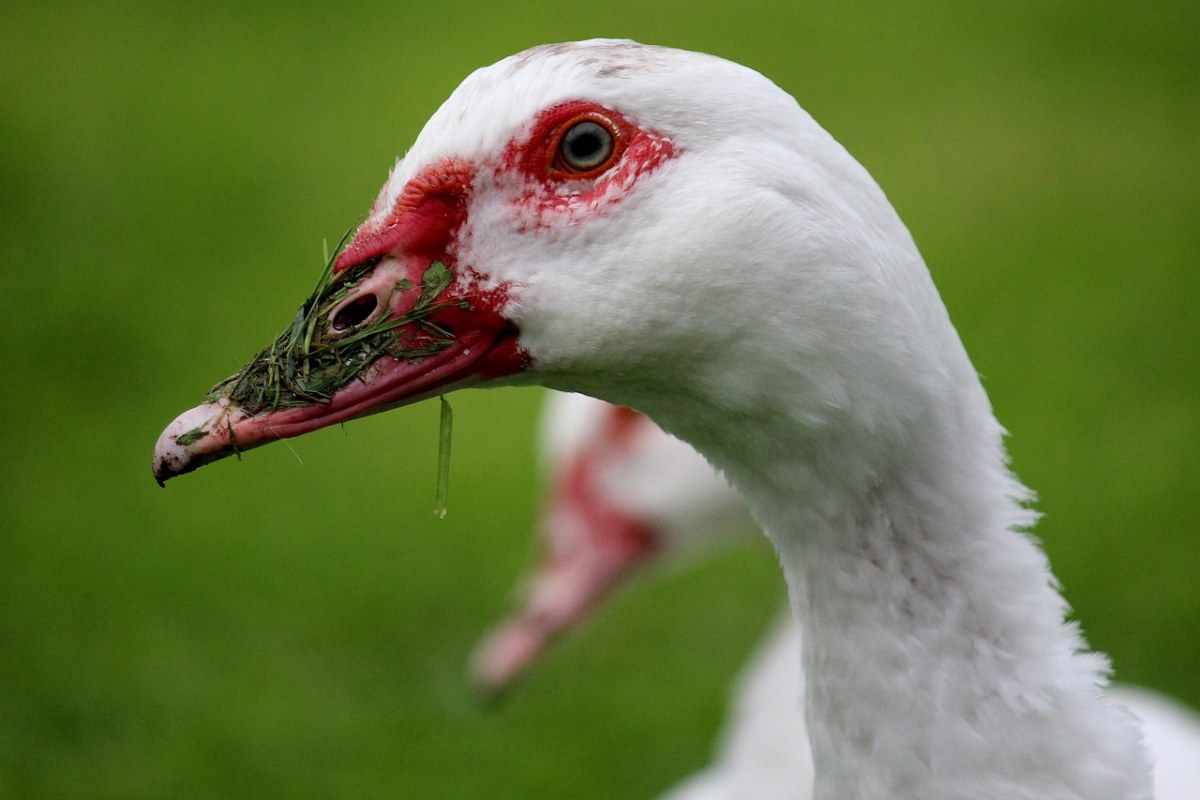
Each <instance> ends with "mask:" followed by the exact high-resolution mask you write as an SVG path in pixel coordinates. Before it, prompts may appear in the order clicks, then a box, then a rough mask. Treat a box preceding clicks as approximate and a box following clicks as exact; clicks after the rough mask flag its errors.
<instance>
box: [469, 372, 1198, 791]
mask: <svg viewBox="0 0 1200 800" xmlns="http://www.w3.org/2000/svg"><path fill="white" fill-rule="evenodd" d="M540 445H541V446H540V448H539V449H540V451H541V455H542V462H543V471H544V473H545V476H546V488H545V502H544V509H545V511H544V514H543V519H542V521H541V524H540V525H539V528H538V530H539V533H540V534H541V538H542V541H543V545H544V550H545V557H544V558H542V559H541V560H540V562H539V563H538V565H537V568H536V571H535V573H534V575H533V576H531V579H530V580H529V581H528V582H527V584H526V585H527V589H526V591H525V593H524V598H523V602H522V605H521V607H520V608H519V609H518V611H517V613H516V614H514V615H513V616H512V617H511V618H509V619H508V620H506V621H505V622H504V623H502V624H501V625H499V626H498V627H497V628H496V630H495V631H493V633H492V634H491V635H490V636H489V637H488V638H487V640H486V642H485V644H484V646H483V647H481V648H480V650H479V652H478V653H477V655H476V659H475V672H476V678H477V680H478V682H479V683H480V684H481V685H482V686H483V688H485V689H486V690H488V691H493V692H494V691H499V690H501V689H503V688H505V687H506V686H507V685H508V684H509V683H510V682H511V681H512V680H513V679H514V678H515V677H516V676H517V674H518V673H519V672H520V671H522V670H524V669H525V668H526V667H527V666H529V664H530V663H531V662H532V661H533V660H535V659H536V658H537V657H539V656H540V655H542V653H543V652H544V650H545V647H546V646H547V645H548V644H549V641H550V640H551V638H552V637H555V636H557V635H560V634H562V633H564V632H566V631H568V630H569V629H570V628H571V627H573V626H574V625H575V623H577V622H578V621H579V619H580V618H581V617H582V615H583V614H585V613H586V612H587V611H589V610H591V609H592V608H594V607H595V605H596V604H597V602H598V601H599V600H600V598H601V597H602V596H603V594H604V593H605V592H606V591H607V590H609V589H611V588H613V587H615V586H616V585H617V584H618V583H619V582H620V581H621V580H622V579H623V578H627V577H629V576H630V575H631V574H633V573H634V572H635V571H637V570H636V568H637V567H640V566H645V565H647V564H650V563H654V562H656V561H659V560H665V559H670V558H678V557H679V556H681V555H683V554H691V553H694V552H696V551H701V550H704V549H705V546H706V545H713V544H716V543H720V542H723V541H730V540H735V539H742V538H744V534H745V533H746V532H747V531H748V530H751V529H753V522H752V521H751V519H750V517H749V515H748V513H747V511H746V509H745V505H744V504H743V503H742V502H741V499H740V498H739V497H738V496H737V494H736V493H735V492H734V491H733V490H732V489H731V488H730V486H729V484H728V483H726V482H725V481H724V480H722V479H721V477H720V476H719V475H718V474H717V473H716V471H714V470H713V469H712V467H710V466H709V465H708V463H707V462H706V461H705V460H704V459H703V458H702V457H701V456H700V455H699V454H698V453H697V452H696V451H695V450H693V449H691V448H690V447H688V446H687V445H686V444H684V443H683V442H680V441H679V440H678V439H676V438H674V437H673V436H670V435H668V434H666V433H664V432H663V431H662V430H661V429H659V428H658V427H656V426H655V425H654V424H653V423H652V422H650V420H648V419H646V418H645V417H644V416H641V415H640V414H636V413H635V412H632V411H630V410H629V409H623V408H616V407H614V406H612V405H609V404H608V403H604V402H602V401H599V400H595V399H593V398H590V397H586V396H584V395H578V394H563V393H559V392H551V393H550V394H549V395H548V396H547V399H546V403H545V407H544V411H543V414H542V426H541V435H540ZM630 532H635V533H636V535H633V536H630V535H629V533H630ZM799 649H800V629H799V626H798V625H797V624H796V622H795V620H794V619H793V618H792V617H790V615H788V616H785V617H784V618H783V619H781V620H780V621H779V623H778V624H776V625H775V626H774V629H773V631H772V632H771V634H770V635H768V636H767V637H766V639H765V640H764V642H763V643H762V644H761V645H760V646H759V648H758V652H757V654H756V655H755V656H754V657H753V658H752V659H751V661H750V663H749V664H748V665H747V666H746V668H745V669H744V670H743V673H742V675H741V676H740V678H739V680H738V682H737V689H736V692H735V696H734V702H733V707H732V709H731V711H730V717H729V720H728V722H727V724H726V726H725V729H724V730H723V731H722V733H721V737H720V746H719V748H718V751H717V753H716V757H715V758H714V760H713V762H712V764H710V765H709V766H708V767H706V768H705V769H704V770H703V771H702V772H700V773H698V774H696V775H695V776H693V777H692V778H690V779H689V780H688V781H686V782H685V783H684V784H683V785H682V786H680V787H678V788H676V789H675V790H673V791H672V792H670V793H669V794H668V795H667V796H666V797H665V798H664V800H737V799H738V798H750V797H752V798H755V800H807V798H810V797H811V796H812V762H811V760H808V759H805V758H796V757H795V754H796V753H801V754H803V753H806V752H808V751H809V743H808V734H807V731H806V730H805V727H804V709H803V707H802V704H793V703H788V702H780V698H790V697H794V696H795V695H796V692H797V686H798V685H799V683H800V670H799V666H800V664H799V656H798V653H799ZM1108 696H1109V698H1110V699H1111V700H1115V701H1116V702H1119V703H1121V704H1123V705H1126V706H1128V707H1129V708H1130V709H1132V710H1133V711H1134V713H1135V714H1136V715H1137V716H1138V717H1139V718H1140V719H1141V720H1142V724H1143V730H1144V734H1145V738H1146V743H1147V745H1148V747H1149V749H1150V752H1151V755H1152V756H1153V758H1154V761H1155V783H1156V788H1157V792H1156V794H1157V797H1158V800H1196V798H1200V718H1197V716H1196V715H1195V714H1194V713H1193V712H1192V711H1190V710H1189V709H1186V708H1184V707H1182V706H1180V705H1179V704H1177V703H1175V702H1173V701H1171V700H1169V699H1167V698H1165V697H1162V696H1160V695H1158V694H1156V693H1153V692H1150V691H1148V690H1145V689H1138V688H1134V687H1129V686H1119V685H1114V686H1113V687H1112V688H1111V689H1110V690H1109V693H1108ZM789 755H790V757H788V756H789Z"/></svg>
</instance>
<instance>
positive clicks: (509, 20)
mask: <svg viewBox="0 0 1200 800" xmlns="http://www.w3.org/2000/svg"><path fill="white" fill-rule="evenodd" d="M898 8H901V6H899V5H896V4H892V3H883V2H876V3H835V4H834V3H831V4H823V5H813V6H811V7H809V6H804V7H801V6H800V4H796V3H786V2H765V1H764V2H747V3H738V4H732V3H731V4H719V3H696V2H689V3H684V2H658V3H654V4H650V3H642V2H634V0H612V1H611V2H608V3H605V4H602V5H601V6H597V7H584V6H581V5H580V4H578V3H573V4H562V5H553V6H552V5H542V4H533V3H520V2H495V3H491V4H488V5H487V6H486V10H484V9H485V6H484V5H483V4H467V3H457V2H444V3H438V4H411V3H409V4H406V3H400V2H393V3H375V4H371V3H364V4H356V5H343V4H336V3H315V2H299V3H290V4H282V3H279V4H260V5H257V6H250V5H246V6H243V5H242V4H232V3H228V4H221V3H213V4H165V3H160V4H149V3H145V4H142V3H122V2H117V3H110V4H50V3H46V4H33V3H9V4H7V6H6V9H5V11H4V12H3V20H2V23H0V235H2V237H3V239H2V247H0V262H2V263H0V292H2V295H0V296H2V298H3V301H4V303H3V306H4V308H3V314H2V316H0V326H2V333H0V363H2V364H3V365H4V370H5V372H6V374H8V375H10V376H12V377H13V380H11V381H7V382H5V383H3V384H0V411H2V413H3V424H0V448H2V452H3V454H4V458H3V460H0V531H2V532H0V797H12V798H163V797H171V798H233V797H286V798H304V797H314V798H315V797H345V798H349V797H421V798H470V797H489V798H551V797H555V798H556V797H572V798H581V799H582V798H613V797H622V798H623V797H629V798H638V797H649V796H652V795H653V794H654V793H655V792H658V791H661V790H663V789H664V788H666V787H667V786H669V785H671V784H672V783H673V782H674V781H676V780H677V779H678V778H680V777H681V776H682V775H684V774H686V773H687V772H689V771H691V770H693V769H695V768H697V767H698V766H699V765H700V764H702V763H703V762H704V761H705V760H706V759H707V757H708V753H709V751H710V747H711V738H712V735H713V732H714V731H715V729H716V726H717V725H718V723H719V721H720V719H721V715H722V711H723V708H724V704H725V698H726V687H727V685H728V682H729V680H730V678H731V676H732V675H733V674H734V672H735V671H736V669H737V667H738V666H739V664H740V663H741V662H742V661H743V659H744V658H745V655H746V653H747V652H748V650H749V648H750V647H751V645H752V643H753V642H754V641H755V640H756V639H757V637H758V636H759V635H760V633H761V631H762V630H763V628H764V626H765V625H766V623H767V621H768V619H769V617H770V616H771V614H772V612H773V610H774V609H775V607H776V605H777V604H778V602H779V598H780V597H781V593H782V587H781V581H780V579H779V578H778V576H777V573H776V570H775V567H774V565H773V564H772V561H771V557H770V555H769V554H768V553H767V552H766V548H765V547H763V548H758V549H757V550H754V549H748V550H746V551H744V552H735V553H730V554H726V555H723V556H721V557H719V558H715V559H713V560H712V561H710V562H706V563H704V564H702V565H697V566H696V567H695V568H690V569H687V570H677V571H675V572H673V573H672V574H670V575H669V576H667V577H666V579H665V580H663V581H659V582H646V583H645V584H644V585H642V586H639V587H638V588H637V589H635V590H633V591H630V592H627V593H625V594H624V595H622V596H621V597H620V598H619V599H618V600H617V601H616V602H615V603H613V604H612V605H611V606H610V607H609V608H608V609H607V611H606V612H605V613H604V614H603V615H601V617H600V618H599V619H597V620H595V621H594V622H592V623H591V624H590V625H589V626H588V629H587V630H586V631H585V632H584V635H581V636H579V637H577V638H576V639H574V640H572V641H570V642H567V643H565V645H564V646H563V647H562V648H561V649H560V650H558V651H557V652H556V653H555V654H554V655H553V657H552V658H550V659H549V660H548V661H547V662H546V663H545V664H544V665H543V667H542V668H541V669H540V670H539V671H538V672H537V673H536V674H535V675H534V676H533V677H532V679H531V680H530V681H528V682H527V683H526V684H525V685H524V686H523V687H522V688H521V689H520V691H519V692H517V693H516V694H515V695H514V696H512V697H511V698H510V699H509V701H508V702H507V703H505V704H503V705H501V706H499V707H497V708H493V709H490V710H489V709H484V708H481V707H479V706H478V705H477V704H475V703H474V701H473V698H472V697H471V695H470V693H469V691H468V686H467V682H466V680H465V674H464V669H463V668H464V664H465V661H466V658H467V656H468V654H469V652H470V650H471V647H472V645H473V643H474V641H475V638H476V637H477V636H478V634H479V633H480V632H481V631H483V630H484V629H485V627H486V626H487V624H488V623H489V622H490V621H491V620H492V619H493V618H494V617H496V616H497V615H498V614H499V613H500V611H501V610H503V609H504V608H505V607H506V606H507V604H508V602H509V600H510V584H511V582H512V580H513V579H514V578H515V576H516V575H517V574H518V573H519V572H520V571H521V569H522V568H523V567H524V566H525V565H526V564H527V562H528V559H529V553H530V546H529V538H530V537H529V532H530V527H531V522H532V519H533V515H534V498H535V495H536V474H535V471H536V470H535V464H534V459H533V450H532V436H533V426H534V420H535V418H536V414H537V405H538V402H539V399H540V396H539V395H538V394H537V393H536V392H534V391H500V392H493V393H484V392H474V393H467V394H463V395H459V396H457V397H456V398H454V406H455V410H456V421H457V425H456V436H455V442H454V445H455V455H454V465H453V468H454V474H453V480H452V483H451V505H450V514H449V516H448V517H447V518H446V519H445V520H438V519H435V518H434V516H433V514H432V507H433V492H434V477H435V476H434V471H435V461H436V437H437V430H436V427H437V407H436V404H425V405H421V406H417V407H415V408H409V409H404V410H401V411H398V412H393V413H390V414H387V415H383V416H380V417H374V418H371V419H368V420H364V421H360V422H355V423H352V424H350V425H347V426H346V427H345V429H344V430H341V429H332V430H326V431H323V432H321V433H319V434H315V435H313V436H310V437H308V438H305V439H302V440H299V441H296V442H295V443H294V445H293V446H294V449H295V454H293V453H292V452H290V451H289V449H288V448H287V447H284V446H282V445H276V446H273V447H269V448H266V449H263V450H258V451H255V452H253V453H251V454H249V455H248V456H247V457H246V459H245V461H244V462H243V463H240V464H239V463H236V462H233V461H227V462H223V463H221V464H219V465H216V466H213V467H210V468H207V469H205V470H203V471H201V472H199V473H197V474H196V475H194V476H189V477H187V478H184V479H182V480H180V481H177V482H175V483H173V484H172V485H171V486H170V488H169V489H168V490H167V491H162V490H159V489H158V488H157V487H156V486H155V485H154V482H153V481H152V480H151V477H150V469H149V466H150V464H149V462H150V450H151V447H152V445H153V443H154V440H155V438H156V437H157V435H158V432H159V431H160V430H161V428H162V426H163V425H164V424H165V423H166V422H168V421H169V420H170V419H171V418H172V417H173V416H174V415H175V414H176V413H177V412H179V411H180V410H182V409H184V408H186V407H189V406H191V405H193V404H194V403H195V402H196V401H197V400H198V399H199V398H200V397H201V395H202V393H203V392H204V391H205V390H206V389H207V388H208V387H209V386H210V385H211V384H213V383H214V382H215V381H216V380H217V379H219V378H221V377H223V376H224V375H226V374H228V373H230V372H232V371H233V370H234V369H236V368H237V367H238V366H239V365H240V364H241V363H242V361H243V360H244V359H245V358H247V357H248V356H250V355H251V354H252V353H253V352H254V350H255V349H256V348H257V347H258V346H260V345H261V344H263V343H265V342H267V341H268V340H269V339H270V338H271V337H272V336H273V335H274V334H275V333H276V332H277V330H278V329H279V328H280V327H281V326H282V325H283V324H284V323H285V322H286V321H287V320H288V319H290V317H291V314H292V312H293V310H294V308H295V305H296V303H298V302H299V300H300V299H301V298H302V296H303V295H304V294H305V293H306V292H307V291H308V289H309V287H310V285H311V283H312V280H313V278H314V277H315V275H316V273H317V272H318V270H319V268H320V261H321V248H322V245H321V242H322V239H324V238H328V239H331V240H336V239H337V238H338V237H339V236H340V235H341V233H342V232H343V231H344V230H345V229H346V228H347V227H348V226H349V225H351V224H352V223H353V222H354V221H355V220H356V219H357V218H358V217H359V215H360V214H361V213H363V212H364V211H365V209H366V207H367V205H368V204H369V202H370V200H371V199H372V197H373V196H374V193H375V191H376V190H377V188H378V186H379V184H380V183H381V182H382V180H383V178H384V177H385V175H386V172H387V170H388V168H389V167H390V165H391V163H392V160H393V158H394V157H395V156H396V155H397V154H398V153H402V152H403V151H404V149H405V147H406V146H407V145H408V144H409V143H410V142H411V141H412V139H413V138H414V137H415V135H416V133H417V132H418V131H419V129H420V126H421V124H422V123H423V121H424V120H425V118H426V117H428V115H429V114H430V113H432V111H433V110H434V109H435V108H436V107H437V105H438V104H439V103H440V102H441V100H442V99H443V98H444V97H445V96H446V95H447V94H448V93H449V92H450V91H451V90H452V89H453V87H454V86H455V85H456V84H457V83H458V82H459V81H460V80H461V79H462V78H463V77H464V76H465V75H466V74H467V72H468V71H470V70H471V69H473V68H475V67H476V66H480V65H483V64H486V63H490V62H492V61H494V60H496V59H498V58H500V57H502V56H504V55H507V54H509V53H511V52H514V51H516V50H519V49H522V48H524V47H527V46H530V45H533V44H537V43H540V42H544V41H553V40H563V39H573V38H584V37H588V36H593V35H613V36H627V37H632V38H637V39H640V40H643V41H651V42H657V43H663V44H670V45H675V46H680V47H686V48H691V49H698V50H707V51H710V52H715V53H717V54H720V55H723V56H726V57H728V58H731V59H733V60H737V61H742V62H744V63H747V64H749V65H751V66H754V67H756V68H758V69H760V70H761V71H763V72H765V73H766V74H767V75H769V76H770V77H772V78H773V79H774V80H775V81H776V82H777V83H779V84H780V85H781V86H783V87H784V88H786V89H787V90H789V91H790V92H792V93H793V94H795V95H796V96H797V97H798V98H799V99H800V101H801V103H802V104H804V105H805V106H806V108H808V110H809V111H811V112H812V113H813V114H814V116H816V117H817V119H818V120H820V121H821V122H822V123H823V124H824V125H825V126H826V127H827V128H829V129H830V130H831V131H832V132H833V133H834V134H835V135H836V136H837V137H838V138H840V139H841V140H842V142H843V143H845V144H846V145H847V147H848V148H849V149H850V150H851V152H853V153H855V154H856V155H857V156H858V157H859V158H860V160H862V161H863V162H864V163H865V164H866V165H867V167H868V168H869V169H871V170H872V171H873V173H874V174H875V176H876V177H877V178H878V179H879V181H880V183H881V184H882V185H883V186H884V187H885V189H886V190H887V191H888V193H889V196H890V197H891V198H892V200H893V202H894V203H895V204H896V205H897V207H898V208H899V210H900V213H901V215H902V216H903V217H904V218H905V219H906V220H907V222H908V223H909V225H910V227H911V228H912V230H913V232H914V235H915V236H916V239H917V241H918V243H919V244H920V245H921V247H922V250H923V252H924V254H925V256H926V259H927V260H928V262H929V264H930V266H931V269H932V270H933V272H934V275H935V278H936V279H937V281H938V283H939V285H940V287H941V289H942V291H943V294H944V296H945V298H946V301H947V303H948V305H949V306H950V309H951V313H952V314H953V316H954V318H955V320H956V321H957V323H958V325H959V328H960V331H961V333H962V335H963V338H964V339H965V340H966V342H967V345H968V348H969V349H970V350H971V352H972V353H973V356H974V358H975V362H976V365H977V366H978V368H979V369H980V371H981V372H982V373H983V374H984V376H985V378H986V383H987V386H988V387H989V390H990V391H991V393H992V397H993V400H994V402H995V405H996V407H997V409H998V413H999V415H1000V418H1001V420H1002V421H1003V422H1004V423H1005V424H1006V425H1007V426H1008V427H1009V429H1010V430H1011V431H1012V432H1013V436H1012V439H1011V442H1010V444H1011V449H1012V452H1013V456H1014V462H1015V467H1016V469H1017V471H1018V473H1019V474H1020V475H1021V476H1022V477H1023V478H1024V479H1025V480H1026V481H1027V482H1028V483H1029V484H1030V485H1032V486H1033V487H1034V488H1036V489H1037V490H1038V491H1039V492H1040V493H1041V496H1042V500H1041V503H1040V507H1041V508H1042V510H1044V511H1045V513H1046V518H1045V520H1044V523H1043V525H1042V526H1041V528H1040V533H1041V535H1042V537H1043V538H1044V541H1045V544H1046V547H1047V549H1048V550H1049V552H1050V555H1051V559H1052V561H1053V563H1054V565H1055V568H1056V571H1057V573H1058V575H1059V577H1060V578H1061V579H1062V582H1063V585H1064V587H1065V591H1066V594H1067V596H1068V598H1069V599H1070V601H1071V602H1072V603H1073V604H1074V606H1075V608H1076V610H1077V613H1078V616H1079V617H1080V618H1081V620H1082V621H1083V623H1084V626H1085V629H1086V631H1087V632H1088V635H1089V637H1090V639H1091V641H1092V642H1093V643H1094V644H1095V645H1096V646H1098V647H1100V648H1103V649H1105V650H1107V651H1108V652H1109V653H1111V654H1112V656H1113V658H1114V661H1115V664H1116V667H1117V672H1118V675H1119V677H1120V678H1121V679H1123V680H1128V681H1135V682H1140V683H1144V684H1148V685H1152V686H1155V687H1159V688H1162V689H1165V690H1167V691H1170V692H1172V693H1174V694H1175V695H1177V696H1179V697H1181V698H1185V699H1187V700H1188V701H1190V702H1192V703H1193V704H1196V705H1198V706H1200V636H1198V633H1200V581H1198V572H1200V569H1198V567H1200V493H1197V491H1196V482H1197V477H1198V476H1200V423H1198V422H1197V417H1198V412H1200V374H1198V373H1200V370H1198V367H1200V270H1197V266H1198V264H1197V253H1198V252H1200V190H1198V189H1197V187H1198V186H1200V152H1198V151H1200V148H1198V147H1197V142H1200V47H1197V46H1196V38H1195V36H1196V31H1197V30H1200V7H1197V5H1196V4H1195V3H1194V2H1178V3H1169V2H1167V3H1155V4H1133V3H1088V2H1082V1H1081V0H1080V1H1078V2H1045V3H1010V4H943V3H932V2H926V3H912V4H905V5H904V6H903V9H904V11H903V13H898V12H897V11H896V9H898Z"/></svg>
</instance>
